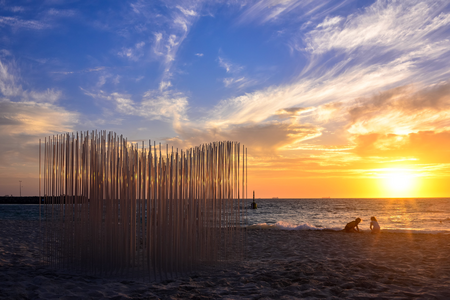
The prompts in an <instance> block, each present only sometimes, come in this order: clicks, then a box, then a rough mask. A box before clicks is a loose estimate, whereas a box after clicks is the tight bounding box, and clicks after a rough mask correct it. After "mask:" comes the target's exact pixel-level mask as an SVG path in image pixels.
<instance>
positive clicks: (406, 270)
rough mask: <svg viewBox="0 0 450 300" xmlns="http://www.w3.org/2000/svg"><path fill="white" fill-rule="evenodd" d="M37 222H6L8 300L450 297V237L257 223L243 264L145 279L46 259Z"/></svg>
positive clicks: (2, 253) (2, 294)
mask: <svg viewBox="0 0 450 300" xmlns="http://www.w3.org/2000/svg"><path fill="white" fill-rule="evenodd" d="M35 228H36V222H22V221H20V222H19V221H0V298H1V299H102V298H103V299H105V298H106V299H158V298H159V299H189V298H192V299H218V298H223V299H298V298H310V299H315V298H329V299H338V298H346V299H368V298H375V299H395V298H398V299H415V298H419V299H450V235H431V234H405V233H381V234H379V235H373V234H370V233H362V234H356V233H355V234H347V233H344V232H320V231H281V230H261V229H255V230H249V231H248V244H247V249H248V255H247V259H246V260H244V261H242V262H241V263H239V264H235V265H229V266H228V267H226V268H223V269H221V270H217V271H214V272H213V271H199V272H195V273H193V274H191V275H190V276H186V277H180V278H178V279H175V280H166V281H163V282H160V283H143V282H139V281H131V280H117V279H116V280H114V279H107V278H98V277H92V276H81V275H73V274H68V273H67V272H63V271H54V270H50V269H48V268H45V267H43V266H41V265H39V260H38V257H39V249H38V244H37V233H36V230H35Z"/></svg>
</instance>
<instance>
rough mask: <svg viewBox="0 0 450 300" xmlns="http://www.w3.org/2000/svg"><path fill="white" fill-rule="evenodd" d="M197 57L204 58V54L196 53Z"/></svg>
mask: <svg viewBox="0 0 450 300" xmlns="http://www.w3.org/2000/svg"><path fill="white" fill-rule="evenodd" d="M195 55H197V56H198V57H202V56H203V53H195Z"/></svg>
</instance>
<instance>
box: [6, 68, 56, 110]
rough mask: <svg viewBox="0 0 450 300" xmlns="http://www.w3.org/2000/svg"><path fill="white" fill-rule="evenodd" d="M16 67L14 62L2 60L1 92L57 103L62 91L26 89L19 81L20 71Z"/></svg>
mask: <svg viewBox="0 0 450 300" xmlns="http://www.w3.org/2000/svg"><path fill="white" fill-rule="evenodd" d="M14 68H15V64H14V62H10V63H9V64H8V63H5V62H2V61H0V92H1V94H2V95H3V96H4V97H7V98H17V99H19V100H22V101H25V100H26V101H33V102H41V103H55V102H56V101H58V100H59V99H60V97H61V95H62V93H61V91H58V90H55V89H47V90H45V91H35V90H24V89H23V88H22V85H21V84H20V83H19V81H20V77H19V76H18V71H17V70H14Z"/></svg>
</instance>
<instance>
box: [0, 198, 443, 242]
mask: <svg viewBox="0 0 450 300" xmlns="http://www.w3.org/2000/svg"><path fill="white" fill-rule="evenodd" d="M256 202H257V204H258V209H250V203H251V200H250V201H249V200H247V202H246V209H245V210H244V215H246V222H245V223H246V225H247V226H257V227H261V228H267V227H269V228H274V229H281V230H342V229H343V228H344V227H345V224H347V223H348V222H350V221H352V220H354V219H355V218H358V217H359V218H361V219H362V222H361V223H360V225H359V228H360V229H361V230H363V231H370V229H369V225H370V217H372V216H375V217H376V218H377V219H378V223H379V224H380V226H381V230H382V231H394V232H396V231H409V232H417V233H446V234H450V198H417V199H414V198H411V199H398V198H394V199H333V198H331V199H329V198H328V199H257V200H256ZM43 207H44V206H41V210H42V212H43V209H44V208H43ZM38 219H39V205H38V204H36V205H32V204H30V205H23V204H17V205H16V204H2V205H0V220H38Z"/></svg>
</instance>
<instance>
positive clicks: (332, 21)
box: [0, 0, 450, 196]
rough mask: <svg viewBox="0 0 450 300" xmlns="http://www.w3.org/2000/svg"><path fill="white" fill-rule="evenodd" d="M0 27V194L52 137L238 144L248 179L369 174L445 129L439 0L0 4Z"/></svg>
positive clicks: (444, 40) (443, 16)
mask: <svg viewBox="0 0 450 300" xmlns="http://www.w3.org/2000/svg"><path fill="white" fill-rule="evenodd" d="M0 31H1V37H0V129H1V133H0V138H1V139H2V144H1V147H0V163H1V166H0V178H3V180H2V184H0V194H14V193H16V190H17V188H16V185H17V184H16V182H17V181H18V180H20V179H23V180H25V181H27V187H28V188H26V189H25V191H26V193H28V194H35V191H36V188H35V182H36V170H37V167H36V153H37V150H36V149H37V148H36V143H37V141H38V139H39V138H44V137H45V136H48V135H53V134H57V133H64V132H73V131H81V130H83V131H84V130H92V129H104V130H113V131H116V132H117V133H119V134H124V135H125V136H127V137H128V138H129V139H130V140H132V141H140V140H148V139H152V140H156V141H160V142H163V143H166V142H168V143H169V144H171V145H174V146H176V147H191V146H195V145H198V144H200V143H204V142H211V141H214V140H224V139H226V140H238V141H241V142H242V143H244V144H246V145H248V147H249V152H250V153H251V159H252V160H251V161H252V163H253V169H252V170H254V173H253V174H255V175H254V176H255V178H254V182H255V188H256V187H259V186H258V185H257V184H256V183H257V182H262V181H258V180H259V179H258V178H269V177H270V175H268V172H269V171H273V170H274V169H279V170H280V172H282V171H283V170H284V173H286V174H287V173H289V172H291V173H292V174H298V173H299V172H298V171H299V170H306V172H308V174H306V175H304V176H305V178H306V177H308V178H316V177H320V176H323V174H328V175H327V176H329V177H333V176H343V175H342V174H345V176H347V177H349V178H350V177H352V176H361V174H363V173H364V174H368V173H370V174H375V173H377V171H376V170H383V169H386V168H389V166H387V165H386V164H385V165H383V166H381V167H379V166H378V167H377V166H375V165H376V164H380V163H381V164H383V163H387V162H389V161H392V160H393V159H394V158H393V155H394V154H393V151H394V150H395V149H397V148H398V147H400V146H399V145H404V147H406V148H408V149H410V147H413V142H414V139H413V136H414V135H420V134H423V133H424V132H432V133H433V134H434V135H433V137H435V138H436V139H438V138H439V139H440V138H442V134H445V133H446V132H447V131H448V129H449V125H450V121H447V120H449V118H448V116H449V114H450V109H449V107H450V105H449V104H450V100H449V99H448V97H449V94H448V86H449V79H450V78H449V75H450V74H449V73H450V59H449V58H450V57H449V51H450V40H449V37H450V5H449V3H448V1H350V0H344V1H320V0H319V1H294V0H278V1H276V0H265V1H264V0H263V1H237V0H236V1H59V0H54V1H6V0H3V1H0ZM374 134H375V135H377V136H376V138H375V140H373V141H372V142H371V144H370V147H372V148H374V149H377V151H378V152H377V154H376V155H373V154H370V155H369V154H367V152H364V151H363V150H361V149H366V148H367V147H369V146H367V145H366V144H364V143H366V142H367V141H368V140H370V138H369V137H371V136H372V135H374ZM400 140H401V141H402V142H401V143H400V142H399V141H400ZM399 143H400V144H399ZM402 143H403V144H402ZM364 147H366V148H364ZM396 147H397V148H396ZM406 148H405V149H404V151H406V152H403V153H409V152H407V149H406ZM394 152H395V151H394ZM415 155H416V156H414V155H413V154H408V155H406V154H402V155H400V154H398V155H396V154H395V155H394V156H395V159H400V160H402V159H403V160H406V161H414V159H418V157H420V155H419V154H415ZM419 160H420V159H419ZM367 161H371V162H372V164H371V165H364V164H363V162H367ZM420 163H421V165H420V166H421V167H424V168H425V169H422V171H423V170H425V171H423V174H425V175H423V174H422V173H421V174H422V175H423V176H428V175H427V174H428V173H426V170H429V169H427V168H435V169H436V170H439V171H440V172H444V173H445V174H447V172H448V171H447V169H446V168H447V163H448V162H447V161H446V160H442V161H439V162H434V163H435V164H433V163H431V162H428V161H427V160H423V159H422V160H420ZM415 167H417V166H414V168H415ZM405 168H406V167H405ZM408 168H413V167H411V166H410V167H408ZM435 169H433V170H435ZM287 170H288V171H289V172H288V171H287ZM367 170H371V171H367ZM374 170H375V171H374ZM374 172H375V173H374ZM380 172H381V171H380ZM381 173H382V172H381ZM377 174H378V173H377ZM422 175H420V176H422ZM258 176H259V177H258ZM374 176H375V175H374ZM294 177H295V176H294ZM294 177H292V176H291V178H294ZM24 178H25V179H24ZM259 188H260V189H261V187H259ZM265 193H266V194H267V196H270V195H269V194H270V193H269V191H267V192H265ZM292 195H294V194H292Z"/></svg>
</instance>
